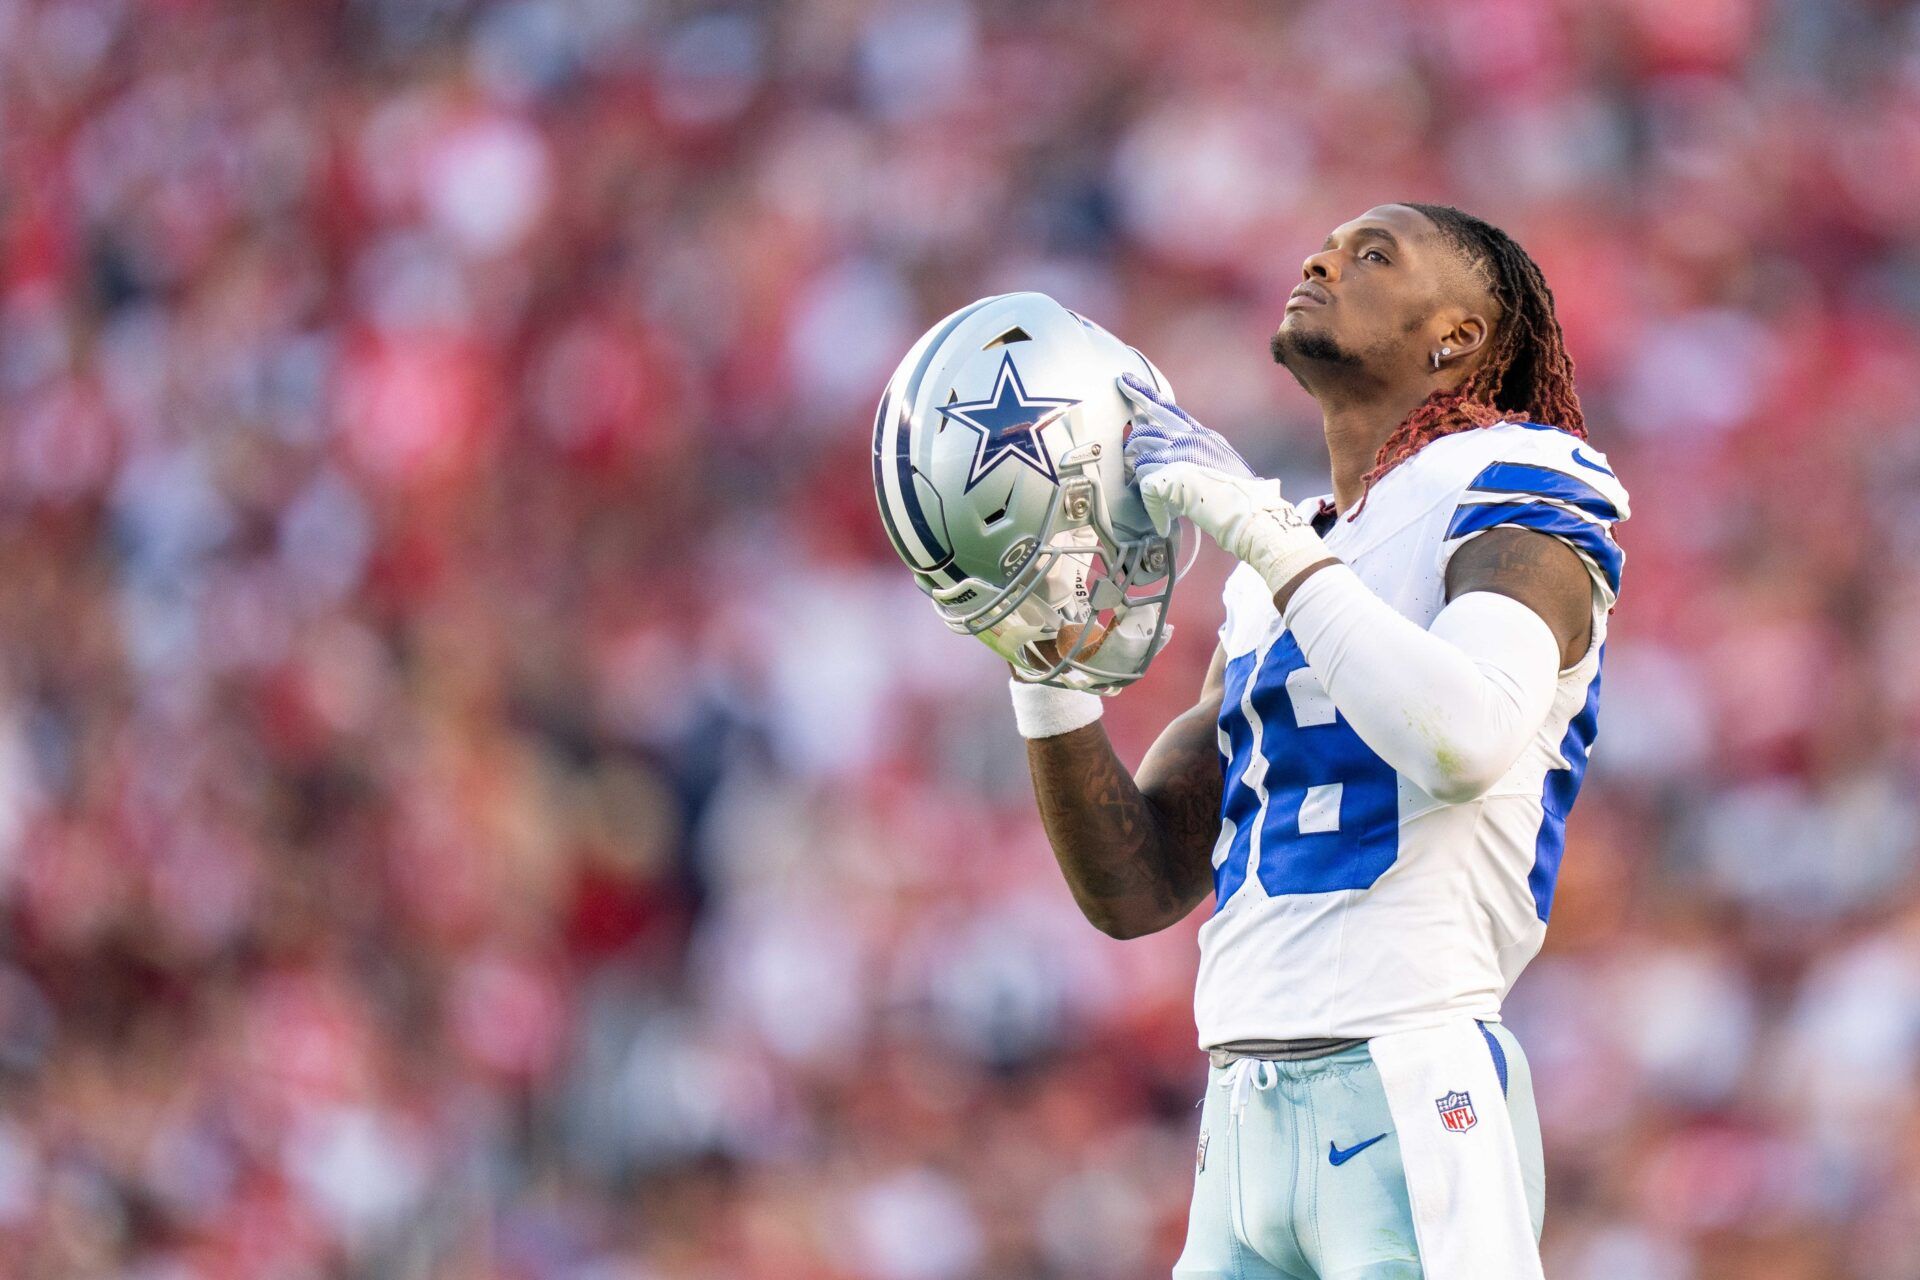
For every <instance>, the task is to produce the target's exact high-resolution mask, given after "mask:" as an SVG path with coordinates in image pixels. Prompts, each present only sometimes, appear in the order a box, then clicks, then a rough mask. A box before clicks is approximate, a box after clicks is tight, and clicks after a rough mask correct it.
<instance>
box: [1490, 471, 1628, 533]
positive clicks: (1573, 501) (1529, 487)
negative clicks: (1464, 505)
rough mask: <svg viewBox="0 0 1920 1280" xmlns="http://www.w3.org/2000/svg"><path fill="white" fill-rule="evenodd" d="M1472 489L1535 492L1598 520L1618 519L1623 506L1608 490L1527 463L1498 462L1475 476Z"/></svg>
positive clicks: (1564, 473) (1494, 491)
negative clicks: (1619, 504) (1576, 508)
mask: <svg viewBox="0 0 1920 1280" xmlns="http://www.w3.org/2000/svg"><path fill="white" fill-rule="evenodd" d="M1467 488H1469V489H1478V490H1480V491H1481V492H1483V493H1533V494H1538V495H1539V496H1541V497H1543V498H1556V499H1558V500H1559V501H1561V502H1564V503H1566V504H1567V505H1568V506H1570V507H1578V508H1580V510H1582V511H1584V512H1586V513H1587V514H1588V515H1590V516H1592V517H1593V518H1594V519H1596V520H1618V519H1619V518H1620V509H1619V508H1618V507H1616V506H1614V505H1613V500H1612V499H1610V498H1608V497H1607V496H1606V495H1605V494H1604V493H1601V492H1600V491H1599V490H1598V489H1596V488H1594V487H1593V486H1592V485H1590V484H1588V483H1587V482H1586V481H1585V480H1582V479H1580V478H1578V477H1577V476H1570V475H1568V474H1567V473H1566V472H1564V471H1556V470H1554V469H1553V468H1552V467H1534V466H1529V465H1527V464H1526V463H1524V462H1496V463H1494V464H1493V465H1492V466H1490V467H1488V468H1487V469H1486V470H1485V471H1482V472H1481V473H1480V474H1479V475H1477V476H1475V477H1474V478H1473V483H1472V484H1469V485H1468V486H1467Z"/></svg>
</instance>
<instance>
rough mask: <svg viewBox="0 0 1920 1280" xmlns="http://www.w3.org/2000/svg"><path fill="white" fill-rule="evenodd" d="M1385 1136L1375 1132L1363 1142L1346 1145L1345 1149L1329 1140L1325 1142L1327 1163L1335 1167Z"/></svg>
mask: <svg viewBox="0 0 1920 1280" xmlns="http://www.w3.org/2000/svg"><path fill="white" fill-rule="evenodd" d="M1386 1136H1387V1135H1386V1134H1384V1133H1382V1134H1377V1135H1375V1136H1374V1137H1371V1138H1368V1139H1367V1140H1366V1141H1365V1142H1362V1143H1360V1144H1359V1145H1358V1146H1353V1147H1348V1148H1347V1149H1346V1150H1345V1151H1342V1150H1341V1149H1340V1148H1339V1147H1336V1146H1334V1145H1333V1143H1332V1142H1329V1143H1327V1163H1328V1164H1330V1165H1332V1166H1333V1167H1334V1168H1336V1169H1337V1168H1339V1167H1340V1166H1341V1165H1343V1164H1345V1163H1346V1162H1347V1161H1349V1160H1351V1159H1353V1158H1354V1157H1355V1156H1357V1155H1359V1154H1360V1153H1361V1152H1362V1151H1365V1150H1366V1149H1367V1148H1368V1147H1370V1146H1372V1145H1373V1144H1374V1143H1376V1142H1378V1141H1380V1140H1381V1139H1382V1138H1384V1137H1386Z"/></svg>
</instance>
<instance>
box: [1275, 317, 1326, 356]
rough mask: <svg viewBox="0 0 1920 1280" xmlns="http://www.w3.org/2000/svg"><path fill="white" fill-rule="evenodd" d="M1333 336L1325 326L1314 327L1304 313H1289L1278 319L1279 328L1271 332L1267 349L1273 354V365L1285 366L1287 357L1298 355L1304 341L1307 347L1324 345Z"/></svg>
mask: <svg viewBox="0 0 1920 1280" xmlns="http://www.w3.org/2000/svg"><path fill="white" fill-rule="evenodd" d="M1332 338H1333V335H1332V334H1331V333H1329V332H1328V331H1327V329H1326V326H1325V325H1316V324H1314V323H1313V322H1312V321H1311V320H1309V319H1308V318H1307V314H1306V312H1304V311H1289V312H1287V314H1285V315H1284V316H1281V317H1280V327H1279V328H1277V329H1275V330H1274V331H1273V337H1272V338H1270V339H1268V340H1267V347H1268V349H1269V350H1270V351H1272V352H1273V360H1274V363H1275V364H1285V363H1287V360H1288V358H1289V357H1291V356H1294V355H1298V354H1299V353H1300V347H1301V343H1302V341H1303V340H1304V341H1305V343H1306V345H1307V346H1308V347H1313V346H1315V345H1324V344H1325V343H1327V342H1330V341H1332Z"/></svg>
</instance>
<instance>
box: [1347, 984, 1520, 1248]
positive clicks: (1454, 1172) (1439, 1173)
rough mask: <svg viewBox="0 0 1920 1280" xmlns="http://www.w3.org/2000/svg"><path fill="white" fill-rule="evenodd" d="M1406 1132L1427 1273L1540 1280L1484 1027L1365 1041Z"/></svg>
mask: <svg viewBox="0 0 1920 1280" xmlns="http://www.w3.org/2000/svg"><path fill="white" fill-rule="evenodd" d="M1367 1048H1368V1049H1369V1050H1370V1051H1371V1052H1372V1054H1373V1061H1374V1064H1375V1065H1376V1066H1377V1067H1378V1068H1379V1069H1380V1082H1381V1084H1382V1085H1383V1086H1385V1088H1386V1091H1387V1109H1388V1111H1389V1112H1390V1113H1391V1114H1392V1116H1393V1127H1394V1131H1395V1133H1396V1134H1397V1135H1398V1137H1399V1139H1400V1160H1401V1163H1402V1164H1403V1165H1404V1166H1405V1168H1406V1174H1407V1196H1408V1199H1409V1200H1411V1202H1412V1204H1413V1229H1414V1235H1415V1237H1416V1238H1417V1239H1418V1240H1419V1242H1420V1262H1421V1270H1422V1271H1423V1272H1424V1273H1425V1275H1426V1280H1542V1273H1541V1270H1540V1246H1539V1243H1538V1242H1537V1241H1536V1240H1535V1239H1534V1237H1533V1221H1532V1218H1531V1217H1530V1216H1529V1214H1528V1212H1527V1193H1526V1186H1525V1184H1524V1183H1523V1182H1522V1181H1521V1175H1520V1154H1519V1150H1518V1148H1517V1147H1516V1146H1515V1145H1514V1140H1513V1121H1512V1118H1511V1117H1510V1116H1509V1115H1508V1114H1507V1100H1506V1096H1505V1095H1504V1094H1503V1093H1502V1091H1501V1088H1500V1076H1499V1073H1498V1072H1497V1071H1496V1070H1495V1068H1494V1065H1493V1055H1492V1052H1491V1051H1490V1050H1489V1049H1488V1047H1487V1041H1486V1037H1485V1035H1484V1033H1483V1032H1482V1031H1481V1029H1480V1027H1479V1026H1478V1025H1477V1024H1476V1023H1475V1022H1474V1021H1473V1020H1472V1019H1471V1018H1460V1019H1457V1020H1455V1021H1452V1022H1448V1023H1445V1024H1443V1025H1441V1026H1437V1027H1429V1028H1427V1029H1426V1030H1423V1031H1403V1032H1400V1033H1398V1034H1395V1035H1389V1036H1376V1037H1375V1038H1373V1039H1372V1040H1369V1041H1368V1042H1367Z"/></svg>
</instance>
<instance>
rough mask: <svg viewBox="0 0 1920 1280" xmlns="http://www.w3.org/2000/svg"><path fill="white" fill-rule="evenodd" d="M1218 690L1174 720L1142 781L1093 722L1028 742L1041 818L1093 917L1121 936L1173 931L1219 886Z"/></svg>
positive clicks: (1077, 894)
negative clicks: (1216, 851) (1215, 868)
mask: <svg viewBox="0 0 1920 1280" xmlns="http://www.w3.org/2000/svg"><path fill="white" fill-rule="evenodd" d="M1218 705H1219V704H1218V699H1217V697H1216V698H1215V699H1214V700H1213V701H1212V702H1211V703H1209V702H1208V701H1207V700H1205V699H1203V700H1202V702H1201V705H1199V706H1196V707H1194V708H1193V709H1192V710H1190V711H1188V712H1187V713H1186V714H1185V715H1183V716H1181V717H1180V718H1179V719H1177V720H1175V721H1174V722H1173V723H1172V724H1171V725H1169V726H1168V727H1167V730H1166V732H1164V733H1162V734H1161V735H1160V740H1159V741H1158V742H1156V743H1154V745H1153V749H1152V750H1151V751H1149V752H1148V753H1147V758H1146V760H1145V761H1144V762H1143V763H1142V764H1141V767H1140V780H1139V781H1138V782H1136V781H1135V780H1134V777H1133V775H1132V774H1130V773H1128V771H1127V768H1126V766H1125V765H1123V764H1121V762H1120V759H1119V757H1118V756H1116V755H1115V754H1114V751H1113V746H1112V744H1111V743H1109V742H1108V741H1107V734H1106V730H1105V729H1104V728H1102V727H1101V726H1100V725H1098V724H1091V725H1088V726H1086V727H1085V728H1083V729H1076V730H1074V731H1073V732H1072V733H1066V734H1061V735H1060V736H1058V737H1053V738H1041V739H1037V740H1035V741H1031V742H1029V743H1028V744H1027V763H1028V765H1029V767H1030V768H1031V769H1032V772H1033V790H1034V796H1035V798H1036V799H1037V800H1038V801H1039V805H1040V820H1041V822H1042V824H1043V825H1044V826H1045V827H1046V829H1047V837H1048V839H1049V840H1050V841H1051V842H1052V844H1053V852H1054V857H1055V858H1056V859H1058V860H1059V863H1060V870H1061V872H1062V873H1063V874H1064V875H1065V876H1066V880H1067V885H1068V887H1069V888H1071V889H1072V890H1073V896H1074V900H1075V901H1076V902H1078V903H1079V904H1080V909H1081V911H1082V912H1084V913H1085V914H1086V916H1087V918H1088V919H1089V920H1091V921H1092V922H1093V923H1094V924H1095V925H1096V926H1098V927H1099V928H1100V929H1101V930H1102V931H1104V932H1106V933H1110V934H1113V935H1114V936H1116V937H1133V936H1135V935H1137V934H1142V933H1152V932H1154V931H1155V930H1158V929H1164V928H1166V927H1167V926H1168V925H1171V924H1173V923H1174V922H1175V921H1177V920H1179V919H1181V918H1182V917H1183V916H1185V915H1186V914H1187V912H1189V911H1191V910H1192V909H1193V907H1194V905H1195V904H1196V903H1198V902H1199V901H1200V900H1201V899H1202V898H1204V897H1206V895H1207V893H1208V892H1209V891H1210V890H1211V889H1212V887H1213V863H1212V849H1213V842H1214V837H1215V835H1216V834H1217V833H1218V831H1219V827H1220V818H1219V812H1220V758H1219V754H1218V751H1217V749H1216V748H1215V746H1214V719H1215V717H1216V715H1217V712H1218Z"/></svg>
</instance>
